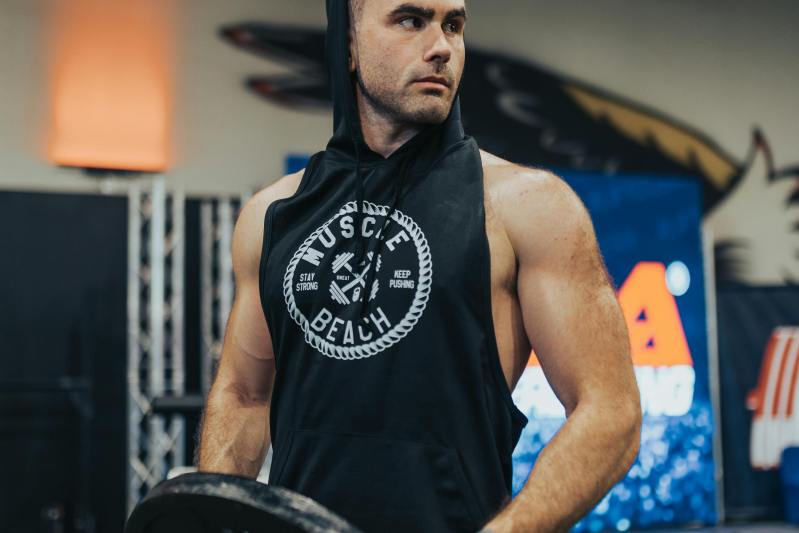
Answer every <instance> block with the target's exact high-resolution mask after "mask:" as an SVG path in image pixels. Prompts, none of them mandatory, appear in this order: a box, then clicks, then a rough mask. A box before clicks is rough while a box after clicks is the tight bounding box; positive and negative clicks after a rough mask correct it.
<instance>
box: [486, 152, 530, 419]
mask: <svg viewBox="0 0 799 533" xmlns="http://www.w3.org/2000/svg"><path fill="white" fill-rule="evenodd" d="M477 153H478V157H479V154H480V152H479V150H478V152H477ZM479 160H480V192H481V195H480V200H481V201H482V203H481V204H480V223H481V225H482V232H481V233H482V239H481V240H482V244H483V250H484V254H483V255H484V256H485V259H484V260H483V272H482V278H483V302H484V303H483V307H484V308H485V316H486V322H487V323H486V330H487V333H488V358H489V359H490V361H489V367H490V368H491V380H492V381H493V382H494V386H495V387H496V388H497V389H498V393H499V395H500V397H501V398H502V400H503V401H504V402H505V405H506V407H507V408H508V410H509V411H510V414H511V418H512V419H513V420H514V421H515V422H516V423H517V424H519V426H520V427H521V428H523V427H524V426H525V425H527V422H528V419H527V416H526V415H525V414H524V413H523V412H522V411H521V410H520V409H519V408H518V407H516V404H515V403H513V396H512V395H511V391H510V389H509V388H508V384H507V382H506V381H505V373H504V372H503V371H502V364H501V363H500V361H499V347H498V346H497V337H496V332H495V331H494V311H493V308H492V307H493V306H492V302H491V247H490V246H489V243H488V233H487V231H486V212H485V181H484V180H485V177H484V175H483V164H482V157H479Z"/></svg>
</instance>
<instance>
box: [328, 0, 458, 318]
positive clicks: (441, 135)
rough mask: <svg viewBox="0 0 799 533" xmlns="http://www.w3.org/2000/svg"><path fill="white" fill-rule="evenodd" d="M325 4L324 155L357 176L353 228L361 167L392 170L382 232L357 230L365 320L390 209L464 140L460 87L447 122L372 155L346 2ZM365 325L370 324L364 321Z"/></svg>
mask: <svg viewBox="0 0 799 533" xmlns="http://www.w3.org/2000/svg"><path fill="white" fill-rule="evenodd" d="M326 1H327V32H326V34H325V59H326V62H327V71H328V76H329V78H330V87H331V91H332V99H333V136H332V137H331V138H330V141H329V142H328V144H327V148H326V151H327V152H331V153H335V154H336V156H337V157H338V158H339V159H343V160H345V161H351V163H352V167H353V170H354V172H355V177H356V179H355V191H353V196H354V198H355V200H356V206H357V209H356V211H355V227H356V228H360V227H361V219H362V216H363V208H364V201H365V200H366V199H365V198H364V184H363V176H362V175H361V168H362V164H364V163H366V164H370V165H372V164H375V163H377V164H381V165H383V164H385V165H391V166H392V169H394V175H395V179H394V195H393V201H392V203H391V205H390V206H389V211H388V215H387V216H386V218H385V221H384V224H383V227H382V229H381V230H380V231H379V232H375V233H374V234H373V235H372V236H371V237H363V236H362V235H360V232H359V231H356V239H357V240H356V250H355V257H356V264H358V265H361V266H364V265H367V266H366V268H367V271H366V272H367V273H366V285H365V290H364V296H363V298H362V300H361V312H360V318H361V319H365V318H366V317H368V316H369V313H370V312H371V301H372V300H371V297H370V296H371V295H372V290H371V287H372V284H373V280H374V272H375V271H376V268H375V267H374V264H375V263H377V258H378V257H379V256H380V252H381V251H382V247H383V241H384V239H385V235H386V234H387V232H388V228H389V226H390V225H391V222H392V220H391V217H392V215H393V213H394V210H395V209H396V208H397V207H398V205H399V204H400V203H401V202H402V193H403V189H404V185H405V183H406V181H407V180H408V179H409V176H410V177H415V176H424V175H425V174H427V173H428V172H429V170H430V168H431V167H432V166H433V165H434V164H435V162H436V161H437V159H438V158H439V157H440V156H441V155H442V154H443V153H444V151H445V150H446V149H447V148H448V147H450V146H451V145H453V144H455V143H457V142H460V141H462V140H463V139H464V137H465V134H464V131H463V126H462V124H461V114H460V94H459V92H460V87H459V88H458V93H456V95H455V98H454V100H453V103H452V107H451V109H450V113H449V115H448V117H447V119H446V120H445V121H444V122H442V123H441V124H435V125H428V126H425V127H424V128H423V129H422V130H421V131H420V132H419V133H418V134H416V135H415V136H414V137H412V138H411V139H410V140H408V141H407V142H406V143H405V144H403V145H402V146H401V147H400V148H398V149H397V150H396V151H394V152H393V153H392V154H391V155H389V157H387V158H384V157H383V156H382V155H380V154H378V153H376V152H374V151H372V150H371V149H370V148H369V146H368V145H367V144H366V143H365V141H364V140H363V132H362V131H361V124H360V119H359V116H358V110H357V103H356V98H355V89H354V83H353V80H352V76H351V74H350V72H349V68H348V63H349V29H350V28H349V26H350V15H349V2H348V0H326ZM366 322H367V323H368V321H366Z"/></svg>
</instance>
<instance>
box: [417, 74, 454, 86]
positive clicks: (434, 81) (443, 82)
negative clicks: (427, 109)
mask: <svg viewBox="0 0 799 533" xmlns="http://www.w3.org/2000/svg"><path fill="white" fill-rule="evenodd" d="M414 83H421V84H424V85H430V86H431V87H436V88H441V87H446V88H449V86H450V83H449V80H448V79H447V78H442V77H441V76H427V77H426V78H420V79H418V80H416V81H415V82H414Z"/></svg>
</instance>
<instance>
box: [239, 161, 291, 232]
mask: <svg viewBox="0 0 799 533" xmlns="http://www.w3.org/2000/svg"><path fill="white" fill-rule="evenodd" d="M303 172H304V170H300V171H299V172H295V173H293V174H288V175H286V176H283V177H282V178H280V179H279V180H277V181H276V182H274V183H272V184H270V185H267V186H266V187H264V188H263V189H261V190H259V191H258V192H256V193H255V194H253V195H252V196H251V197H250V198H249V199H248V200H247V202H245V204H244V205H243V206H242V208H241V211H239V216H238V219H237V220H236V234H239V235H242V236H243V237H244V238H245V239H247V240H248V241H260V239H261V238H262V236H263V227H264V216H266V210H267V209H268V208H269V206H270V205H271V204H272V203H274V202H276V201H277V200H281V199H283V198H288V197H289V196H292V195H293V194H294V193H295V192H296V191H297V188H298V187H299V184H300V180H301V179H302V175H303ZM235 238H236V235H234V239H235Z"/></svg>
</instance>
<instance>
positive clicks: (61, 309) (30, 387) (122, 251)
mask: <svg viewBox="0 0 799 533" xmlns="http://www.w3.org/2000/svg"><path fill="white" fill-rule="evenodd" d="M126 293H127V200H126V199H125V198H119V197H104V196H93V195H72V194H39V193H13V192H2V193H0V472H2V473H3V476H2V477H0V531H18V530H19V531H38V530H39V527H40V523H41V516H40V514H41V510H42V508H43V507H44V506H46V505H48V504H55V505H56V507H57V506H58V505H61V506H63V509H64V512H65V513H66V514H67V515H68V518H69V520H68V521H69V522H74V520H72V519H71V517H72V516H79V515H81V514H82V512H81V506H83V507H82V508H83V511H84V512H85V513H86V517H87V518H91V517H92V516H93V517H94V520H95V525H96V530H97V531H109V532H111V531H119V530H121V526H122V523H123V521H124V512H125V510H124V504H125V465H126V462H127V458H126V444H125V439H126V426H127V424H126V418H127V409H126V405H127V404H126V390H127V388H126V380H125V375H126V350H127V347H126V343H127V341H126V304H125V302H126ZM71 530H72V525H70V524H68V525H67V531H71Z"/></svg>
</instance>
